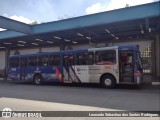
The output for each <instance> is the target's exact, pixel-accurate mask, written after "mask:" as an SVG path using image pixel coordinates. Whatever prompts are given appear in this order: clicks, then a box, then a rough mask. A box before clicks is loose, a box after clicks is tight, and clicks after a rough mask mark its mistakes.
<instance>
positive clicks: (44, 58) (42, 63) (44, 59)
mask: <svg viewBox="0 0 160 120" xmlns="http://www.w3.org/2000/svg"><path fill="white" fill-rule="evenodd" d="M38 65H39V66H48V56H46V55H45V56H39V59H38Z"/></svg>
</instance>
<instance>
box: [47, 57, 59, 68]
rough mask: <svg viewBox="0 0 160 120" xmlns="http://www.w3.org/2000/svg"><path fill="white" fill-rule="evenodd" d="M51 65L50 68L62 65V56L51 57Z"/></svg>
mask: <svg viewBox="0 0 160 120" xmlns="http://www.w3.org/2000/svg"><path fill="white" fill-rule="evenodd" d="M49 65H50V66H57V65H60V56H59V55H51V56H49Z"/></svg>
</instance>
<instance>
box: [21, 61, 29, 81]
mask: <svg viewBox="0 0 160 120" xmlns="http://www.w3.org/2000/svg"><path fill="white" fill-rule="evenodd" d="M26 68H27V58H21V60H20V80H26V74H27V73H26V72H27V70H26Z"/></svg>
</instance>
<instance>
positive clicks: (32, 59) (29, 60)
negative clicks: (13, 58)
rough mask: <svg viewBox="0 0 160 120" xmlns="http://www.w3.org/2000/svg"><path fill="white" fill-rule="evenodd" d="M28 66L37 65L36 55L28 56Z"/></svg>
mask: <svg viewBox="0 0 160 120" xmlns="http://www.w3.org/2000/svg"><path fill="white" fill-rule="evenodd" d="M28 66H37V57H35V56H34V57H29V59H28Z"/></svg>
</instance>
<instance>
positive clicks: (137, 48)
mask: <svg viewBox="0 0 160 120" xmlns="http://www.w3.org/2000/svg"><path fill="white" fill-rule="evenodd" d="M112 49H118V50H139V46H138V45H126V46H111V47H100V48H89V49H77V50H65V51H57V52H38V53H35V54H20V55H10V57H28V56H39V55H46V54H47V55H51V54H54V55H56V54H61V55H65V54H75V53H79V52H85V51H86V52H87V51H97V50H112Z"/></svg>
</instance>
